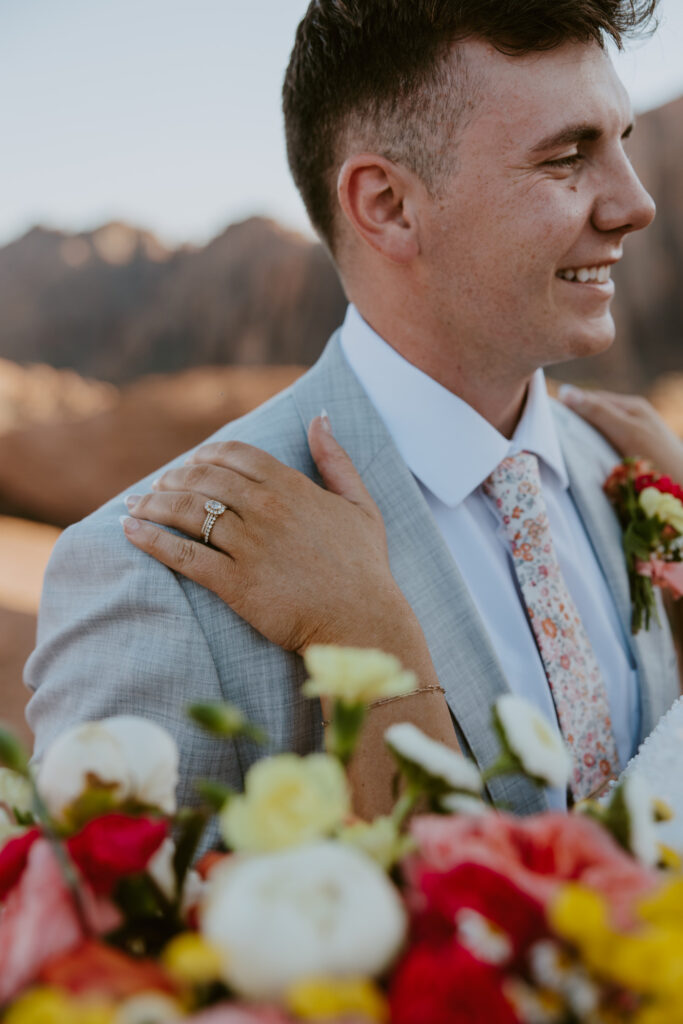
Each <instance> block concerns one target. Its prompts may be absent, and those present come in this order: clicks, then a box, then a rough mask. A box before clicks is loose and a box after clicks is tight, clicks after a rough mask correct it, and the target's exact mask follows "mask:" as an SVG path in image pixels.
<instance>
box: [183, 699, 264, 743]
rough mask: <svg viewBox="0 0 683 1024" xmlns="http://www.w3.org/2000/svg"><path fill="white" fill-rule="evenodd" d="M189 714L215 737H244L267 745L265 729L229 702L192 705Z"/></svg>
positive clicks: (188, 710)
mask: <svg viewBox="0 0 683 1024" xmlns="http://www.w3.org/2000/svg"><path fill="white" fill-rule="evenodd" d="M187 713H188V715H189V717H190V718H191V719H192V721H193V722H196V723H197V725H199V726H201V728H202V729H204V730H206V732H209V733H211V735H213V736H220V737H222V738H224V739H235V738H236V737H238V736H243V737H244V738H245V739H248V740H252V741H253V742H254V743H260V744H265V743H266V742H267V739H268V738H267V736H266V734H265V732H264V731H263V729H261V728H259V726H258V725H254V723H253V722H250V721H249V719H248V718H246V717H245V715H244V714H243V712H242V711H241V710H240V709H239V708H238V707H237V705H236V704H230V703H229V702H228V701H224V702H222V703H216V704H191V705H190V706H189V708H188V709H187Z"/></svg>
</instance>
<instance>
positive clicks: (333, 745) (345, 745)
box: [327, 700, 367, 765]
mask: <svg viewBox="0 0 683 1024" xmlns="http://www.w3.org/2000/svg"><path fill="white" fill-rule="evenodd" d="M366 713H367V708H366V706H365V704H347V703H346V701H343V700H335V702H334V709H333V712H332V725H331V727H330V730H329V732H328V735H327V749H328V751H329V753H330V754H332V756H333V757H338V758H339V760H340V761H341V763H342V764H343V765H346V764H348V763H349V761H350V760H351V758H352V757H353V753H354V751H355V749H356V746H357V745H358V740H359V738H360V734H361V730H362V728H363V723H364V721H365V715H366Z"/></svg>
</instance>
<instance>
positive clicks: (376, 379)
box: [341, 305, 569, 508]
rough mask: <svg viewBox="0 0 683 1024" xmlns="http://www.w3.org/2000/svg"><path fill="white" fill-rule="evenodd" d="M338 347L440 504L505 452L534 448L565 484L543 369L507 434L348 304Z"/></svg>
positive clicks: (461, 495) (465, 489)
mask: <svg viewBox="0 0 683 1024" xmlns="http://www.w3.org/2000/svg"><path fill="white" fill-rule="evenodd" d="M341 346H342V350H343V352H344V355H345V356H346V359H347V360H348V362H349V365H350V366H351V369H352V370H353V372H354V373H355V374H356V376H357V377H358V379H359V381H360V383H361V384H362V386H363V388H364V389H365V391H366V392H367V394H368V396H369V398H370V401H371V402H372V404H373V405H374V406H375V409H376V410H377V412H378V413H379V415H380V416H381V418H382V419H383V421H384V423H385V425H386V427H387V429H388V431H389V433H390V434H391V436H392V439H393V441H394V443H395V445H396V447H397V448H398V451H399V452H400V454H401V457H402V458H403V460H404V462H405V463H406V465H407V466H408V468H409V469H410V471H411V472H412V473H413V475H414V476H416V477H417V478H418V480H420V481H421V483H423V484H424V485H425V487H427V488H428V489H429V490H430V491H431V492H432V494H434V495H435V496H436V497H437V498H438V499H439V500H440V501H442V502H443V503H444V504H445V505H448V506H450V507H452V508H454V507H455V506H456V505H459V504H460V503H461V502H462V501H464V500H465V498H467V497H468V495H470V494H471V493H472V492H473V491H474V490H476V488H477V487H479V485H480V484H482V483H483V482H484V480H485V479H486V478H487V477H488V476H489V474H490V473H492V472H493V470H494V469H495V468H496V466H497V465H498V464H499V463H500V462H502V460H503V459H504V458H505V457H506V456H508V455H515V454H517V452H520V451H529V452H533V453H534V455H537V456H538V457H539V459H541V460H542V461H543V462H544V463H545V464H546V465H547V466H548V467H549V468H550V469H551V470H553V472H554V473H555V474H556V476H557V477H558V479H559V482H560V484H561V485H562V487H564V488H567V487H568V486H569V479H568V476H567V470H566V467H565V464H564V458H563V456H562V451H561V448H560V443H559V440H558V437H557V432H556V430H555V423H554V420H553V416H552V412H551V409H550V401H549V398H548V393H547V390H546V385H545V377H544V375H543V371H542V370H540V369H539V370H537V371H536V373H535V374H534V376H533V378H532V380H531V383H530V385H529V390H528V394H527V400H526V403H525V406H524V412H523V414H522V418H521V419H520V421H519V423H518V425H517V429H516V430H515V433H514V435H513V437H512V439H511V440H508V438H506V437H504V436H503V435H502V434H501V433H499V431H497V430H496V429H495V427H492V426H491V424H490V423H489V422H488V421H487V420H485V419H484V418H483V416H480V415H479V413H478V412H476V411H475V410H474V409H473V408H472V407H471V406H469V405H467V403H466V402H464V401H463V400H462V399H461V398H458V396H457V395H454V394H453V393H452V392H451V391H448V390H447V389H446V388H444V387H443V386H442V385H441V384H438V383H437V382H436V381H435V380H433V379H432V378H431V377H429V376H427V374H426V373H423V372H422V370H418V369H417V367H416V366H413V365H412V363H409V362H408V361H407V360H406V359H404V358H403V356H401V355H399V353H398V352H397V351H396V350H395V349H393V348H392V347H391V345H388V344H387V342H386V341H384V340H383V339H382V338H380V336H379V335H378V334H377V333H376V331H374V330H373V329H372V327H370V325H369V324H368V323H366V321H365V320H363V318H362V317H361V315H360V313H359V312H358V310H357V309H356V308H355V306H353V305H350V306H349V308H348V310H347V314H346V319H345V321H344V324H343V325H342V329H341Z"/></svg>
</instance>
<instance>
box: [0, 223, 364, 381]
mask: <svg viewBox="0 0 683 1024" xmlns="http://www.w3.org/2000/svg"><path fill="white" fill-rule="evenodd" d="M344 306H345V301H344V296H343V294H342V291H341V287H340V285H339V283H338V280H337V276H336V274H335V272H334V269H333V267H332V264H331V262H330V260H329V259H328V257H327V255H326V253H325V251H324V250H323V248H322V247H321V246H319V245H314V244H312V243H311V242H309V241H307V240H306V239H304V238H302V237H301V236H299V235H297V234H294V233H292V232H288V231H285V230H284V229H282V228H280V227H279V226H278V225H277V224H275V223H273V222H271V221H268V220H264V219H261V218H253V219H251V220H248V221H245V222H244V223H241V224H234V225H232V226H231V227H229V228H227V230H226V231H224V232H223V234H221V235H219V236H218V237H217V238H215V239H214V240H213V241H212V242H210V243H209V244H208V245H207V246H205V247H204V248H196V249H195V248H190V247H184V248H181V249H177V250H175V251H171V250H167V249H164V248H163V246H162V245H161V244H160V243H159V242H158V241H157V240H156V239H155V238H154V237H153V236H152V235H150V234H148V233H146V232H143V231H139V230H137V229H135V228H132V227H129V226H127V225H125V224H116V223H113V224H107V225H105V226H104V227H102V228H99V229H98V230H96V231H92V232H86V233H83V234H79V235H69V234H66V233H64V232H60V231H47V230H45V229H43V228H34V229H33V230H31V231H29V233H28V234H26V235H24V236H23V237H22V238H20V239H19V240H18V241H16V242H13V243H11V244H10V245H7V246H5V247H4V248H3V249H0V308H1V309H2V311H3V312H2V318H1V320H0V358H5V359H8V360H13V361H14V362H17V363H22V364H27V363H48V364H50V365H51V366H54V367H59V368H64V367H69V368H72V369H75V370H76V371H77V372H78V373H80V374H82V375H84V376H88V377H96V378H99V379H100V380H104V381H111V382H114V383H123V382H126V381H130V380H134V379H135V378H136V377H140V376H142V375H143V374H149V373H163V372H169V371H175V370H182V369H187V368H188V367H193V366H206V365H210V364H252V365H253V364H260V365H264V364H272V363H277V364H284V363H298V364H310V363H312V362H314V361H315V359H316V358H317V356H318V354H319V353H320V351H321V350H322V347H323V345H324V343H325V341H326V340H327V338H328V337H329V335H330V334H331V333H332V331H333V330H334V328H335V327H336V326H337V325H338V324H339V322H340V321H341V319H342V316H343V311H344Z"/></svg>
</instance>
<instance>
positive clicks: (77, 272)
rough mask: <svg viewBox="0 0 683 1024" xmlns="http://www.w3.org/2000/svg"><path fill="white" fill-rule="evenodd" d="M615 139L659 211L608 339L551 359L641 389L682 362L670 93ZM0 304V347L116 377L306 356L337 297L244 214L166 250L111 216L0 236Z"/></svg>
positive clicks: (638, 239) (296, 253)
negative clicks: (199, 244)
mask: <svg viewBox="0 0 683 1024" xmlns="http://www.w3.org/2000/svg"><path fill="white" fill-rule="evenodd" d="M629 146H630V149H631V154H632V158H633V162H634V165H635V166H636V168H637V170H638V172H639V174H640V175H641V177H642V179H643V181H644V182H645V184H646V186H647V187H648V188H649V189H650V191H651V192H652V194H653V196H654V197H655V199H656V200H657V204H658V208H659V212H658V217H657V219H656V221H655V223H654V225H653V226H652V227H651V228H649V229H648V230H647V231H646V232H641V233H639V234H637V235H636V236H634V237H633V238H629V239H627V242H626V259H625V260H624V262H623V263H622V264H620V265H619V266H618V267H617V268H616V269H615V278H616V279H617V300H616V303H615V315H616V318H617V321H618V326H619V341H618V343H617V344H616V345H615V346H613V348H612V349H611V350H610V351H609V352H607V353H605V354H604V355H602V356H600V357H598V358H595V359H591V360H587V361H580V362H577V363H573V364H571V365H567V366H563V367H561V368H559V370H556V371H554V372H555V373H556V375H557V376H559V377H561V378H566V379H572V380H581V381H584V382H587V383H605V384H608V385H610V386H612V387H619V388H623V389H630V390H643V389H644V388H646V387H648V386H649V385H650V384H651V383H652V382H653V381H654V380H655V379H656V378H658V377H660V376H661V375H662V374H665V373H670V372H675V371H680V370H681V369H683V343H682V340H681V339H682V338H683V286H682V285H683V174H682V173H681V166H683V98H681V99H679V100H676V101H674V102H673V103H669V104H667V105H666V106H664V107H661V108H659V109H658V110H654V111H651V112H650V113H648V114H645V115H644V116H642V117H641V118H639V121H638V127H637V131H636V132H635V135H634V138H633V140H632V142H630V143H629ZM0 308H1V309H2V318H0V358H3V357H4V358H5V359H9V360H13V361H15V362H17V363H22V364H27V363H34V362H38V363H48V364H50V365H52V366H55V367H70V368H72V369H74V370H76V371H77V372H78V373H79V374H81V375H83V376H86V377H96V378H99V379H100V380H103V381H110V382H114V383H124V382H127V381H131V380H134V379H135V378H137V377H139V376H141V375H143V374H149V373H159V372H169V371H176V370H183V369H187V368H189V367H192V366H202V365H207V364H224V365H244V364H251V365H254V364H261V365H263V364H279V365H282V364H287V363H293V364H299V365H309V364H310V363H312V362H313V361H314V360H315V358H316V357H317V355H318V353H319V352H320V351H321V349H322V347H323V345H324V343H325V340H326V339H327V337H328V336H329V334H330V333H331V331H332V330H333V329H334V327H335V326H337V324H338V323H339V322H340V321H341V318H342V316H343V310H344V297H343V294H342V291H341V288H340V286H339V283H338V281H337V277H336V275H335V272H334V270H333V268H332V265H331V262H330V260H329V259H328V257H327V255H326V253H325V252H324V250H323V249H322V247H321V246H319V245H315V244H313V243H312V242H309V241H308V240H306V239H304V238H302V237H301V236H300V235H297V234H295V233H293V232H289V231H285V230H284V229H282V228H281V227H279V226H278V225H277V224H275V223H274V222H272V221H268V220H264V219H262V218H252V219H251V220H247V221H245V222H243V223H241V224H234V225H232V226H231V227H229V228H227V230H226V231H224V232H223V233H222V234H221V235H219V236H218V237H217V238H215V239H214V240H213V241H211V242H210V243H209V244H208V245H206V246H205V247H204V248H191V247H187V246H186V247H182V248H179V249H176V250H169V249H165V248H164V247H163V246H162V245H161V244H160V243H159V242H158V241H157V240H156V239H155V238H154V237H153V236H152V235H150V234H149V233H146V232H144V231H140V230H137V229H136V228H133V227H129V226H127V225H125V224H116V223H113V224H107V225H105V226H103V227H101V228H99V229H98V230H96V231H92V232H86V233H82V234H79V235H69V234H66V233H64V232H59V231H46V230H44V229H42V228H34V229H33V230H32V231H30V232H29V233H28V234H27V235H25V236H24V237H23V238H20V239H19V240H18V241H16V242H13V243H11V244H10V245H7V246H5V247H4V248H3V249H0Z"/></svg>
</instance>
